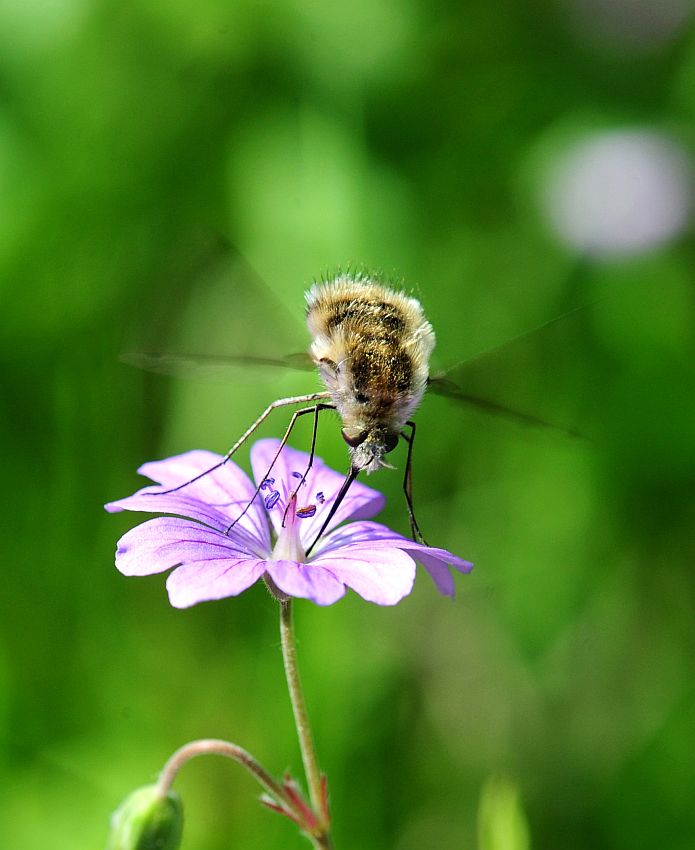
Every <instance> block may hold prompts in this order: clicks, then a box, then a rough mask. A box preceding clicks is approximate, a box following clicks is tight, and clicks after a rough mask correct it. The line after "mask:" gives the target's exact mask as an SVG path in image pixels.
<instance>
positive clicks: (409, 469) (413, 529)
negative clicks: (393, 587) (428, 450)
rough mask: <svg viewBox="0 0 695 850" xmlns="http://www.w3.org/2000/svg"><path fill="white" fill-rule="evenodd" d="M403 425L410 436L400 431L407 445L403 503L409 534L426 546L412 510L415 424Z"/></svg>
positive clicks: (410, 422)
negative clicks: (405, 509) (408, 523)
mask: <svg viewBox="0 0 695 850" xmlns="http://www.w3.org/2000/svg"><path fill="white" fill-rule="evenodd" d="M405 424H406V425H407V426H408V427H409V428H410V434H406V433H405V431H401V437H403V439H404V440H405V441H406V443H407V444H408V455H407V457H406V460H405V475H404V476H403V493H404V494H405V502H406V505H407V506H408V519H409V520H410V533H411V534H412V535H413V540H415V541H416V542H417V543H422V544H424V545H425V546H427V545H428V544H427V541H426V540H425V538H424V537H423V535H422V532H421V531H420V526H419V525H418V524H417V520H416V519H415V511H414V509H413V446H414V444H415V423H414V422H412V421H408V422H406V423H405Z"/></svg>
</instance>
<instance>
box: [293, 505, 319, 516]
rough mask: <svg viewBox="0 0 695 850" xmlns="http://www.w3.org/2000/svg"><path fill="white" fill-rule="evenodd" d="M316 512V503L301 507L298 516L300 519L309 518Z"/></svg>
mask: <svg viewBox="0 0 695 850" xmlns="http://www.w3.org/2000/svg"><path fill="white" fill-rule="evenodd" d="M315 513H316V505H307V506H306V507H304V508H299V510H298V511H297V516H298V517H299V518H300V519H308V518H309V517H310V516H313V515H314V514H315Z"/></svg>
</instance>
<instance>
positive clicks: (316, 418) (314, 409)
mask: <svg viewBox="0 0 695 850" xmlns="http://www.w3.org/2000/svg"><path fill="white" fill-rule="evenodd" d="M314 395H320V397H323V398H325V396H326V395H327V394H323V393H321V394H319V393H315V394H314ZM321 410H335V407H334V405H332V404H315V405H313V406H312V407H305V408H303V409H302V410H297V411H295V412H294V413H293V414H292V419H290V424H289V425H288V426H287V430H286V431H285V435H284V437H283V438H282V440H281V441H280V445H279V446H278V450H277V451H276V452H275V457H274V458H273V459H272V461H271V462H270V466H269V467H268V469H267V470H266V472H265V475H263V477H262V478H261V480H260V481H259V483H258V486H257V487H256V490H255V492H254V494H253V496H251V498H250V499H249V502H248V504H247V505H246V507H245V508H244V510H243V511H242V512H241V513H240V514H239V516H238V517H237V518H236V519H235V520H234V522H232V523H230V525H228V526H227V530H226V531H225V534H228V533H229V531H230V530H231V529H232V528H234V526H235V525H236V524H237V523H238V522H239V520H240V519H241V518H242V517H243V516H244V515H245V514H246V512H247V511H248V509H249V508H250V507H251V505H252V504H253V503H254V502H255V501H256V497H257V496H258V494H259V493H260V492H261V489H262V488H263V485H264V483H265V481H266V479H267V478H268V476H269V475H270V473H271V472H272V471H273V467H274V466H275V464H276V463H277V459H278V458H279V457H280V452H281V451H282V450H283V449H284V448H285V445H286V444H287V441H288V440H289V438H290V434H291V433H292V429H293V428H294V426H295V423H296V422H297V419H299V417H300V416H304V415H305V414H307V413H313V414H314V432H313V438H312V441H311V458H310V460H309V466H308V467H307V470H306V472H305V473H304V476H302V479H301V481H300V482H299V484H298V485H297V487H299V486H300V485H301V484H302V483H303V482H304V478H305V477H306V474H307V473H308V472H309V469H311V464H312V463H313V462H314V446H315V445H316V431H317V428H318V421H319V411H321ZM255 424H257V423H255ZM252 427H253V426H252ZM247 436H248V435H247ZM295 492H296V490H295ZM288 504H289V499H288ZM285 513H287V510H285ZM284 520H285V518H284V517H283V523H284Z"/></svg>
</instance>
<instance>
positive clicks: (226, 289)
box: [120, 237, 313, 382]
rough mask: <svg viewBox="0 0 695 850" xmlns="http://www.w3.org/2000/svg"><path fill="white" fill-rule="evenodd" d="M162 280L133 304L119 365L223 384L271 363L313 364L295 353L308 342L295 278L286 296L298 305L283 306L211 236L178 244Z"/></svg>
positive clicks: (228, 248) (238, 257) (237, 256)
mask: <svg viewBox="0 0 695 850" xmlns="http://www.w3.org/2000/svg"><path fill="white" fill-rule="evenodd" d="M164 277H165V279H164V280H160V281H156V282H155V283H154V285H153V286H152V287H150V288H149V289H148V292H149V293H150V297H149V299H148V298H145V299H143V301H142V302H141V303H140V304H139V305H136V306H135V309H134V311H133V312H134V314H135V315H136V316H138V320H137V321H135V322H134V325H133V327H131V328H129V329H128V335H127V338H126V340H124V343H123V346H122V349H123V353H122V355H121V357H120V359H121V360H122V362H124V363H127V364H129V365H131V366H136V367H138V368H141V369H146V370H148V371H151V372H157V373H160V374H165V375H175V376H178V377H184V378H190V379H194V380H201V381H224V382H229V381H234V380H235V379H237V378H239V377H243V376H245V375H248V373H249V371H250V370H251V371H252V373H253V376H254V378H255V377H256V376H258V375H261V374H262V373H263V372H264V371H266V372H268V373H269V375H270V376H271V377H272V373H273V369H277V368H280V369H292V370H302V371H309V370H311V369H313V364H312V361H311V358H310V357H309V355H308V354H307V353H306V352H303V351H301V349H302V348H303V347H305V346H306V345H307V343H308V336H307V331H306V328H305V327H304V325H303V321H302V319H303V315H304V301H303V297H302V288H301V286H302V283H301V282H299V285H298V286H297V288H296V299H291V300H296V310H289V309H287V308H286V307H285V305H284V304H283V303H281V302H280V301H279V299H278V297H277V296H276V294H275V293H274V292H273V291H272V290H271V289H270V287H269V286H268V285H267V284H266V283H265V282H264V281H263V280H262V279H261V278H260V276H259V275H257V274H256V273H255V272H254V270H253V269H252V268H251V266H250V265H249V263H248V262H247V261H246V260H245V259H244V258H243V257H242V256H241V255H240V254H239V252H238V251H236V250H235V249H234V248H233V247H232V246H231V245H230V244H229V243H227V242H225V241H224V240H222V239H219V238H214V237H213V238H207V239H201V240H200V241H199V243H197V244H195V245H189V246H185V247H182V248H181V249H180V256H178V257H175V258H174V259H173V261H172V268H171V269H170V270H168V271H167V273H166V274H165V276H164ZM290 352H294V353H290ZM255 367H259V369H256V368H255ZM268 367H270V368H268Z"/></svg>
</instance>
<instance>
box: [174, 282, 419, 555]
mask: <svg viewBox="0 0 695 850" xmlns="http://www.w3.org/2000/svg"><path fill="white" fill-rule="evenodd" d="M306 301H307V312H306V318H307V324H308V327H309V332H310V333H311V336H312V343H311V346H310V349H309V357H310V359H311V361H312V363H313V364H314V365H315V366H316V367H317V368H318V371H319V375H320V377H321V380H322V381H323V383H324V385H325V387H326V389H325V391H322V392H316V393H310V394H308V395H302V396H292V397H289V398H282V399H278V400H276V401H274V402H272V404H270V405H268V407H267V408H266V409H265V410H264V411H263V413H262V414H261V415H260V416H259V417H258V419H257V420H256V421H255V422H254V423H253V424H252V425H251V426H250V427H249V428H248V429H247V430H246V431H245V432H244V433H243V434H242V436H241V437H240V438H239V440H237V442H236V443H235V444H234V445H233V446H232V447H231V448H230V449H229V451H228V452H227V453H226V454H225V455H224V457H223V459H222V460H221V461H220V463H219V464H217V465H216V466H215V467H213V468H212V469H217V468H219V467H220V466H222V465H223V464H224V463H226V462H227V461H228V460H229V458H231V456H232V455H233V454H234V453H235V452H236V451H237V449H238V448H239V447H240V446H241V445H242V444H243V443H244V442H245V441H246V440H247V439H248V438H249V437H250V436H251V434H253V432H254V431H255V430H256V429H257V428H258V427H259V425H260V424H261V423H262V422H263V421H264V420H265V419H266V418H267V417H268V416H269V415H270V414H271V413H272V411H273V410H275V409H276V408H278V407H285V406H288V405H293V404H307V405H308V406H307V407H304V408H302V409H301V410H297V411H296V412H295V413H294V414H293V416H292V419H291V420H290V423H289V425H288V427H287V430H286V431H285V434H284V436H283V438H282V441H281V443H280V448H279V449H278V452H277V454H276V455H275V458H274V459H273V462H272V464H271V467H270V469H269V470H268V472H267V473H266V476H264V478H265V477H267V476H268V475H269V474H270V470H271V469H272V466H273V465H274V463H275V461H276V460H277V458H278V457H279V456H280V452H281V451H282V448H283V447H284V445H285V444H286V443H287V440H288V439H289V436H290V433H291V432H292V429H293V427H294V425H295V423H296V421H297V419H298V418H299V417H300V416H303V415H306V414H313V417H314V423H313V434H312V441H311V452H310V460H309V464H308V466H307V469H306V470H305V472H304V475H303V476H302V478H301V479H300V481H299V484H298V485H297V489H298V488H299V487H300V486H301V484H302V483H303V481H304V480H305V478H306V476H307V474H308V472H309V470H310V469H311V466H312V463H313V458H314V449H315V444H316V432H317V428H318V417H319V413H320V412H321V411H323V410H335V411H337V413H338V415H339V416H340V418H341V420H342V426H343V427H342V431H341V433H342V436H343V439H344V440H345V442H346V443H347V445H348V448H349V452H350V470H349V472H348V473H347V476H346V478H345V481H344V482H343V485H342V487H341V489H340V491H339V492H338V494H337V496H336V498H335V500H334V502H333V505H332V506H331V509H330V511H329V513H328V515H327V517H326V520H325V522H324V523H323V526H322V528H321V530H320V532H319V534H318V535H317V537H316V539H315V540H314V542H313V543H312V545H311V546H310V547H309V549H308V550H307V554H308V553H309V551H311V549H312V548H313V547H314V546H315V545H316V542H317V541H318V539H319V538H320V537H321V535H322V534H323V532H324V531H325V529H326V527H327V526H328V523H329V522H330V521H331V519H332V518H333V515H334V514H335V512H336V511H337V509H338V507H339V506H340V504H341V502H342V500H343V499H344V497H345V494H346V493H347V491H348V490H349V488H350V486H351V484H352V483H353V482H354V481H355V479H356V478H357V476H358V475H359V473H360V472H362V471H363V470H364V471H366V472H367V473H370V472H374V471H376V470H377V469H379V468H381V467H384V466H388V464H387V463H386V462H385V461H384V456H385V455H387V454H388V453H389V452H391V451H393V449H395V448H396V446H397V444H398V441H399V439H400V438H401V437H402V438H403V439H404V440H405V441H406V443H407V444H408V453H407V458H406V464H405V474H404V478H403V490H404V493H405V498H406V504H407V508H408V517H409V520H410V526H411V530H412V533H413V537H414V539H416V540H418V541H420V542H423V536H422V534H421V532H420V529H419V527H418V524H417V521H416V519H415V514H414V511H413V500H412V473H411V469H412V452H413V442H414V438H415V423H414V422H413V421H412V420H411V416H412V414H413V413H414V411H415V409H416V407H417V406H418V404H419V403H420V401H421V399H422V396H423V395H424V393H425V390H426V389H427V385H428V377H429V368H428V363H429V357H430V354H431V353H432V349H433V348H434V344H435V337H434V331H433V330H432V326H431V325H430V323H429V322H428V321H427V319H426V318H425V315H424V313H423V310H422V307H421V306H420V303H419V302H418V301H417V300H416V299H415V298H410V297H408V296H407V295H405V294H403V293H402V292H397V291H395V290H393V289H391V288H389V287H387V286H384V285H383V284H381V283H378V282H376V281H374V280H372V279H370V278H369V277H367V276H366V275H354V276H353V275H349V274H342V275H339V276H338V277H336V278H335V279H334V280H331V281H329V282H326V283H321V284H315V285H314V286H313V287H312V288H311V289H310V290H309V291H308V292H307V293H306ZM406 429H407V430H406ZM212 469H210V470H208V471H206V472H204V473H202V474H201V475H199V476H196V478H193V479H191V481H187V482H185V483H184V484H181V485H180V486H179V487H175V488H173V490H172V491H168V492H173V491H174V490H179V489H181V488H182V487H185V486H187V485H188V484H191V483H192V482H193V481H196V480H198V479H199V478H201V477H202V476H203V475H206V474H207V472H211V471H212ZM260 490H261V485H259V487H258V488H257V490H256V493H255V495H254V497H253V499H252V500H251V502H250V503H249V505H247V507H246V508H245V510H244V511H243V512H242V514H240V516H239V517H237V519H236V520H235V521H234V523H232V525H234V524H235V523H236V522H238V520H239V519H241V517H242V516H243V515H244V514H245V513H246V511H247V510H248V508H249V507H250V504H251V503H252V502H253V500H254V499H255V498H256V497H257V495H258V493H259V492H260ZM295 492H296V491H295ZM230 528H231V526H230Z"/></svg>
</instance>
